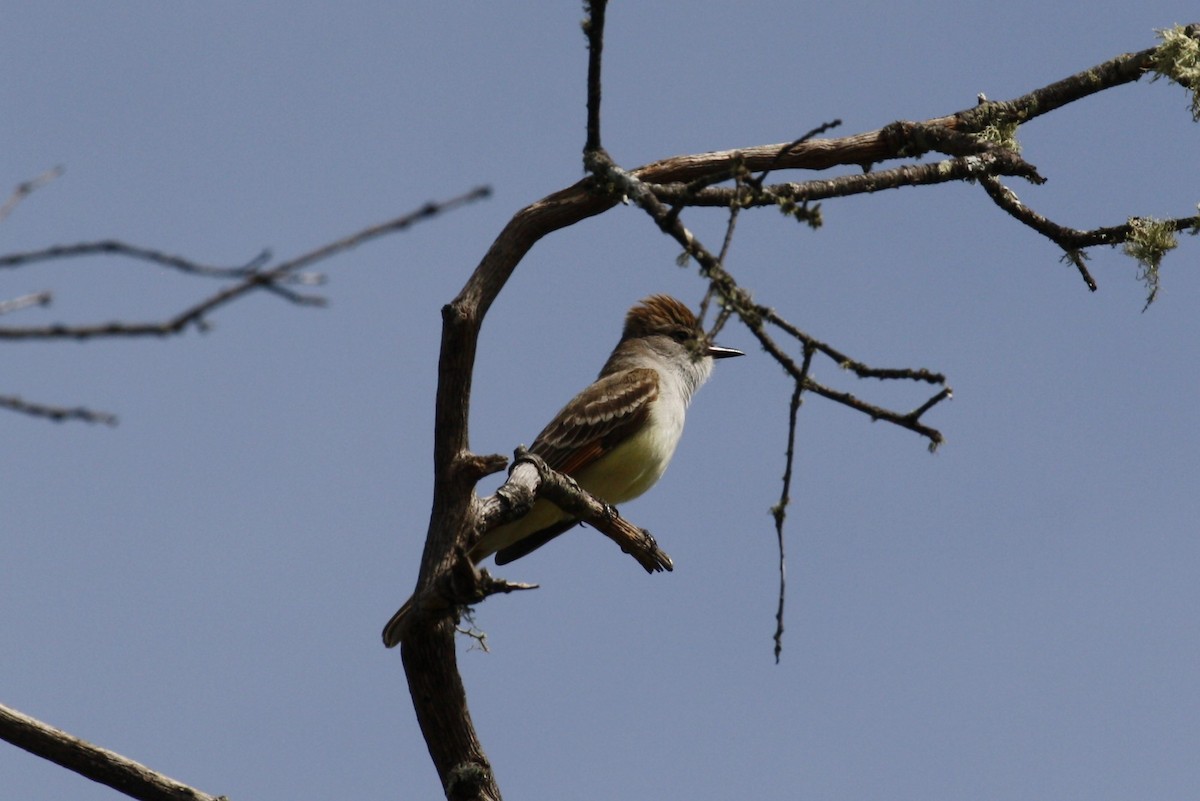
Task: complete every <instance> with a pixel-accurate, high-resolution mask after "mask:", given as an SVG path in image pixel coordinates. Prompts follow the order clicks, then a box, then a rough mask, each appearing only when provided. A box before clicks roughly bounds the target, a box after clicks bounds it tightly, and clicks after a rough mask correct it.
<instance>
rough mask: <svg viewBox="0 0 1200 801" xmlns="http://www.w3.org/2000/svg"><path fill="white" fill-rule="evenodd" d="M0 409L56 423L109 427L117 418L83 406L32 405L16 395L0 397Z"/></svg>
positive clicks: (115, 422) (113, 424)
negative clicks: (75, 421)
mask: <svg viewBox="0 0 1200 801" xmlns="http://www.w3.org/2000/svg"><path fill="white" fill-rule="evenodd" d="M0 409H8V410H9V411H11V412H20V413H21V414H27V415H30V416H31V417H42V418H45V419H47V420H53V421H54V422H56V423H62V422H66V421H67V420H82V421H83V422H85V423H103V424H104V425H109V426H115V425H116V424H117V416H116V415H115V414H109V413H108V412H98V411H95V410H93V409H88V408H86V407H83V406H75V407H70V408H68V407H66V406H49V405H47V404H44V403H32V402H30V401H27V400H22V399H21V398H19V397H17V396H16V395H0Z"/></svg>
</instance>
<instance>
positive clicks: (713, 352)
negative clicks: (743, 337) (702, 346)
mask: <svg viewBox="0 0 1200 801" xmlns="http://www.w3.org/2000/svg"><path fill="white" fill-rule="evenodd" d="M708 355H709V356H712V357H713V358H714V359H728V358H730V357H731V356H745V355H746V354H744V353H742V352H741V351H740V350H737V349H735V348H723V347H721V346H720V345H709V346H708Z"/></svg>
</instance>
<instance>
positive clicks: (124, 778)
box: [0, 704, 225, 801]
mask: <svg viewBox="0 0 1200 801" xmlns="http://www.w3.org/2000/svg"><path fill="white" fill-rule="evenodd" d="M0 738H3V739H5V740H7V741H8V742H10V743H12V744H13V745H15V746H17V747H18V748H23V749H24V750H26V751H28V752H29V753H31V754H34V755H35V756H40V757H41V758H42V759H46V760H49V761H51V762H53V763H54V764H56V765H61V766H62V767H64V768H66V769H67V770H70V771H74V772H75V773H78V774H79V775H80V776H85V777H87V778H89V779H91V780H92V781H94V782H99V783H100V784H104V785H107V786H109V787H111V788H113V789H114V790H116V791H117V792H119V793H124V794H125V795H127V796H129V797H130V798H137V799H140V801H225V796H211V795H209V794H208V793H205V792H202V791H200V790H197V789H195V788H194V787H189V786H187V785H186V784H183V783H181V782H177V781H175V780H174V779H172V778H171V777H169V776H164V775H163V774H161V773H158V772H156V771H153V770H151V769H150V768H148V767H146V766H145V765H142V764H140V763H138V762H134V761H133V760H131V759H126V758H125V757H123V756H121V755H120V754H117V753H114V752H113V751H109V750H107V749H104V748H100V747H99V746H95V745H92V744H91V743H89V742H87V741H85V740H81V739H79V738H78V737H74V736H72V735H70V734H67V733H66V732H65V731H62V730H61V729H56V728H54V727H53V726H50V725H48V724H46V723H42V722H41V721H40V720H36V719H35V718H31V717H29V716H28V715H25V714H22V713H21V712H18V711H17V710H15V709H11V708H9V707H7V706H4V705H3V704H0Z"/></svg>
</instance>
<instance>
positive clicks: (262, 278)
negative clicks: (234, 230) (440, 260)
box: [0, 187, 491, 340]
mask: <svg viewBox="0 0 1200 801" xmlns="http://www.w3.org/2000/svg"><path fill="white" fill-rule="evenodd" d="M490 192H491V190H490V189H489V188H488V187H479V188H477V189H473V190H471V191H470V192H467V193H465V194H463V195H459V196H458V197H455V198H451V199H450V200H446V201H443V202H440V203H435V202H430V203H426V204H425V205H424V206H422V207H421V208H420V209H418V210H417V211H414V212H411V213H409V214H405V215H402V216H400V217H396V218H395V219H392V220H389V221H387V222H384V223H380V224H379V225H373V226H370V227H368V228H364V229H362V230H361V231H358V232H356V233H353V234H350V235H349V236H345V237H342V238H341V239H338V240H336V241H334V242H331V243H329V244H327V245H322V246H321V247H319V248H317V249H315V250H312V251H309V252H308V253H305V254H303V255H300V256H297V257H296V258H294V259H290V260H288V261H285V262H282V263H280V264H278V265H276V266H275V267H272V268H271V269H269V270H261V271H253V272H251V273H250V274H248V275H246V276H245V277H244V278H242V279H241V280H240V281H238V282H237V283H235V284H233V285H232V286H229V287H226V288H225V289H223V290H221V291H220V292H217V293H215V294H213V295H211V296H209V297H208V298H206V299H205V300H203V301H201V302H200V303H197V304H196V305H194V306H192V307H190V308H188V309H185V310H184V311H182V312H180V313H179V314H177V315H175V316H174V317H172V318H170V319H168V320H164V321H161V322H150V323H125V322H111V323H100V324H94V325H78V326H76V325H65V324H62V323H55V324H53V325H48V326H41V327H28V328H0V339H10V340H15V339H78V340H82V339H96V338H102V337H104V338H107V337H144V336H159V337H162V336H171V335H175V334H180V333H182V332H183V331H185V330H186V329H187V328H188V326H191V325H195V326H197V327H200V328H203V326H204V320H205V317H206V316H207V315H208V314H210V313H212V312H213V311H215V310H217V309H218V308H220V307H221V306H224V305H225V304H227V303H230V302H232V301H234V300H237V299H239V298H241V297H242V296H243V295H246V294H248V293H249V292H252V291H254V290H256V289H268V290H271V291H273V292H274V293H275V294H278V295H280V296H282V297H284V298H286V299H287V300H290V301H292V302H294V303H299V304H303V305H317V304H318V301H316V300H315V299H313V298H312V297H309V296H304V295H299V294H297V293H294V292H289V291H287V290H284V289H283V288H282V287H281V286H280V283H281V282H283V281H285V280H287V279H289V278H292V277H294V276H295V274H296V273H298V272H300V270H302V269H303V268H304V267H307V266H309V265H311V264H314V263H316V262H319V261H323V260H325V259H328V258H331V257H332V256H334V255H337V254H339V253H342V252H343V251H346V250H350V249H351V248H354V247H357V246H359V245H362V244H364V243H366V242H369V241H371V240H373V239H377V238H379V237H381V236H386V235H387V234H392V233H395V232H397V231H401V230H404V229H406V228H409V227H410V226H412V225H414V224H416V223H417V222H420V221H422V220H427V219H430V218H432V217H436V216H438V215H439V214H442V213H444V212H447V211H450V210H451V209H454V208H456V207H458V206H462V205H464V204H467V203H470V202H472V201H475V200H479V199H480V198H484V197H487V196H488V195H489V194H490Z"/></svg>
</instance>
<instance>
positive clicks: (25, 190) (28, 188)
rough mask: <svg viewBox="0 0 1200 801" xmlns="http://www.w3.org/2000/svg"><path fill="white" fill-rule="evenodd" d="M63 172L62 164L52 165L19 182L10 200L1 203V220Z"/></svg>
mask: <svg viewBox="0 0 1200 801" xmlns="http://www.w3.org/2000/svg"><path fill="white" fill-rule="evenodd" d="M62 174H63V168H62V167H61V166H59V167H51V168H50V169H48V170H46V171H45V172H44V173H42V174H41V175H39V176H37V177H36V178H31V179H29V180H28V181H22V182H21V183H19V184H17V185H16V187H15V188H14V189H13V191H12V194H11V195H9V196H8V200H6V201H4V205H0V222H4V220H5V219H6V218H7V217H8V215H10V214H12V213H13V209H15V208H16V207H17V206H18V205H20V203H21V201H22V200H24V199H25V198H27V197H29V196H30V195H31V194H33V193H34V192H36V191H37V190H39V189H41V188H42V187H43V186H45V185H46V184H48V183H50V182H51V181H53V180H54V179H55V178H57V177H58V176H60V175H62Z"/></svg>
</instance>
